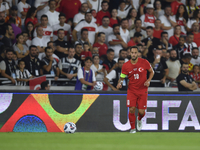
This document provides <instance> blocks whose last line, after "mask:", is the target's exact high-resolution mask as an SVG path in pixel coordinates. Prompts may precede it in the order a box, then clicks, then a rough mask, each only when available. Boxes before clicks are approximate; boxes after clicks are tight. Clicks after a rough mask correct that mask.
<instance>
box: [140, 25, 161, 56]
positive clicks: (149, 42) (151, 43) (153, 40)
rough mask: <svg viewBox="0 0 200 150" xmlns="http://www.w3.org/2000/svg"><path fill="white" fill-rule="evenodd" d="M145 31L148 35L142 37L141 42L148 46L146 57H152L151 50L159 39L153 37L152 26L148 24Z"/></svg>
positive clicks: (158, 42)
mask: <svg viewBox="0 0 200 150" xmlns="http://www.w3.org/2000/svg"><path fill="white" fill-rule="evenodd" d="M146 32H147V36H148V37H147V38H145V39H143V40H142V42H144V43H145V45H147V47H148V55H147V56H148V58H152V57H153V56H154V54H153V50H154V48H157V47H158V45H160V40H159V39H157V38H155V37H153V27H151V26H148V27H147V28H146Z"/></svg>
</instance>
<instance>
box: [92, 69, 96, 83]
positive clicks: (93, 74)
mask: <svg viewBox="0 0 200 150" xmlns="http://www.w3.org/2000/svg"><path fill="white" fill-rule="evenodd" d="M94 81H96V77H95V73H94V70H92V82H94Z"/></svg>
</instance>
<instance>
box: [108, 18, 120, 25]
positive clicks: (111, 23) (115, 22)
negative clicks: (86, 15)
mask: <svg viewBox="0 0 200 150" xmlns="http://www.w3.org/2000/svg"><path fill="white" fill-rule="evenodd" d="M114 24H118V20H117V19H116V20H114V19H113V18H110V24H109V26H110V27H113V25H114Z"/></svg>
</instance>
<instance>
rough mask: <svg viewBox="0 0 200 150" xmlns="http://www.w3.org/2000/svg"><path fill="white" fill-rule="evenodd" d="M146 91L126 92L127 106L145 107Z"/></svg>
mask: <svg viewBox="0 0 200 150" xmlns="http://www.w3.org/2000/svg"><path fill="white" fill-rule="evenodd" d="M147 97H148V92H145V93H143V94H139V93H135V92H132V91H128V92H127V100H126V106H127V107H136V108H138V109H147Z"/></svg>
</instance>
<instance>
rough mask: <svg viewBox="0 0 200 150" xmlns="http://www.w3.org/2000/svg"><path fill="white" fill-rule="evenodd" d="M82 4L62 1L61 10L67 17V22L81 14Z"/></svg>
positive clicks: (73, 0) (74, 0)
mask: <svg viewBox="0 0 200 150" xmlns="http://www.w3.org/2000/svg"><path fill="white" fill-rule="evenodd" d="M80 8H81V2H80V1H79V0H62V1H61V2H60V7H59V10H60V12H62V13H64V14H65V15H66V18H67V20H68V19H69V18H74V16H75V15H76V14H78V13H79V10H80Z"/></svg>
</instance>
